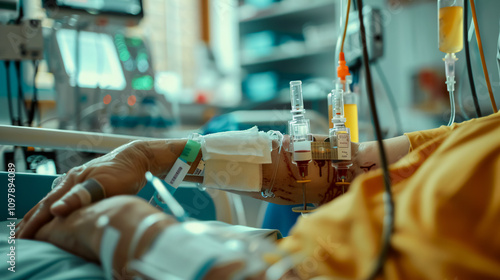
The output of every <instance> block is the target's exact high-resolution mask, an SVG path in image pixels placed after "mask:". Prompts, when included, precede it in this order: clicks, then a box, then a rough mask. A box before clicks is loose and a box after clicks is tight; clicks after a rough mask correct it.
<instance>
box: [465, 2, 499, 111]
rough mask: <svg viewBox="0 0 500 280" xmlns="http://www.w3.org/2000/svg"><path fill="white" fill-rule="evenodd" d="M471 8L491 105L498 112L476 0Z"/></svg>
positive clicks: (471, 3)
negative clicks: (478, 21)
mask: <svg viewBox="0 0 500 280" xmlns="http://www.w3.org/2000/svg"><path fill="white" fill-rule="evenodd" d="M469 2H470V9H471V12H472V19H473V20H474V29H475V30H476V40H477V47H478V49H479V54H480V55H481V65H482V66H483V72H484V79H485V80H486V86H488V93H489V94H490V101H491V107H493V112H494V113H496V112H498V109H497V104H496V103H495V97H494V96H493V89H492V88H491V82H490V77H489V75H488V68H487V67H486V60H485V59H484V52H483V43H482V42H481V35H480V34H479V25H478V23H477V16H476V6H475V5H474V0H470V1H469Z"/></svg>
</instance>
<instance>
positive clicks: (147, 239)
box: [35, 196, 298, 280]
mask: <svg viewBox="0 0 500 280" xmlns="http://www.w3.org/2000/svg"><path fill="white" fill-rule="evenodd" d="M157 213H161V212H160V211H159V210H158V209H156V208H154V207H152V206H151V205H149V204H148V203H147V202H145V201H144V200H142V199H140V198H137V197H133V196H115V197H113V198H109V199H105V200H103V201H101V202H98V203H95V204H93V205H91V206H87V207H84V208H81V209H79V210H76V211H74V212H73V213H71V214H70V215H68V216H67V217H57V218H55V219H53V220H52V221H51V222H49V223H47V224H46V225H44V226H43V227H42V228H41V229H40V230H39V231H38V232H37V233H36V235H35V238H36V239H37V240H41V241H46V242H50V243H52V244H54V245H56V246H58V247H60V248H62V249H64V250H66V251H69V252H71V253H74V254H76V255H78V256H81V257H83V258H85V259H87V260H89V261H94V262H101V263H102V262H103V260H101V259H100V251H101V247H102V246H106V245H108V247H109V244H103V243H102V241H101V239H102V236H103V233H104V228H103V227H102V226H98V220H99V218H102V217H104V216H106V217H107V218H108V220H109V223H108V226H110V227H113V228H114V229H116V230H117V231H118V232H120V238H119V240H118V243H117V246H116V250H115V253H114V257H113V274H114V278H116V279H131V276H134V272H131V271H130V270H128V269H127V263H128V262H130V261H131V259H128V255H129V254H128V253H129V250H130V248H129V247H130V244H131V240H132V238H133V236H134V233H135V232H136V228H137V227H138V225H139V224H140V223H141V222H142V221H143V220H144V219H145V218H146V217H148V216H150V215H152V214H157ZM175 223H176V221H175V220H174V218H173V217H171V216H168V215H166V214H164V219H163V220H160V221H159V222H157V223H155V224H154V225H153V226H151V227H150V228H149V229H148V230H146V231H145V234H144V235H143V236H142V237H141V238H140V240H139V243H138V245H137V249H136V250H135V252H134V253H133V258H134V259H139V258H140V257H141V256H143V255H144V254H145V253H146V252H147V251H148V249H149V248H150V247H151V246H152V244H153V242H154V240H155V238H156V237H157V236H158V234H159V233H160V232H162V231H164V230H168V227H169V226H171V225H173V224H175ZM178 246H182V244H178ZM192 253H193V254H195V253H196V252H192ZM164 257H165V262H168V260H169V259H170V258H173V257H175V256H173V255H172V254H169V252H165V255H164ZM243 267H244V264H243V263H241V262H233V263H225V264H224V265H221V266H216V267H214V268H212V269H211V270H210V271H209V272H208V273H207V275H206V276H205V277H204V279H217V280H224V279H232V277H231V276H232V275H233V273H234V272H236V271H238V270H240V269H242V268H243ZM247 279H249V280H252V279H255V280H258V279H264V277H263V273H262V272H259V271H257V272H256V273H255V277H251V278H247ZM283 279H288V278H283ZM290 279H298V278H296V277H294V278H290Z"/></svg>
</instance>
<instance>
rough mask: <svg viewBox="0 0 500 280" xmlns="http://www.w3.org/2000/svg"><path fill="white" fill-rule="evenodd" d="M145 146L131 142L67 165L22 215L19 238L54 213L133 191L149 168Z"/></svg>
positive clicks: (142, 184)
mask: <svg viewBox="0 0 500 280" xmlns="http://www.w3.org/2000/svg"><path fill="white" fill-rule="evenodd" d="M150 157H151V155H148V150H147V149H146V148H145V147H144V145H143V144H142V142H133V143H129V144H127V145H124V146H121V147H119V148H117V149H116V150H114V151H112V152H110V153H108V154H106V155H104V156H102V157H100V158H97V159H94V160H92V161H90V162H88V163H86V164H85V165H82V166H79V167H75V168H73V169H71V170H70V171H69V172H68V174H67V175H66V176H65V177H64V178H63V179H62V180H61V181H60V183H59V184H58V185H57V186H56V187H55V188H54V189H53V190H52V191H51V192H50V193H49V194H48V195H47V196H46V197H45V198H43V199H42V200H41V201H40V202H39V203H38V204H37V205H36V206H35V207H33V209H31V210H30V211H29V212H28V213H27V214H26V215H25V216H24V219H23V221H22V222H21V223H20V224H19V227H18V236H19V238H33V236H34V234H35V232H37V231H38V229H40V227H42V226H43V225H45V224H47V223H48V222H50V220H52V219H53V217H54V216H65V215H68V214H70V213H71V212H73V211H74V210H76V209H78V208H81V207H83V206H86V205H89V204H90V203H92V202H95V201H98V200H100V199H102V198H104V197H111V196H114V195H119V194H136V193H137V192H139V190H140V189H141V188H142V187H143V186H144V185H145V183H146V181H145V177H144V174H145V172H146V171H148V170H150V165H151V163H150V159H149V158H150Z"/></svg>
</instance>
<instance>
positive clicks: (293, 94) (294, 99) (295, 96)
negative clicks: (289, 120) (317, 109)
mask: <svg viewBox="0 0 500 280" xmlns="http://www.w3.org/2000/svg"><path fill="white" fill-rule="evenodd" d="M290 100H291V103H292V113H303V112H304V100H303V98H302V81H291V82H290Z"/></svg>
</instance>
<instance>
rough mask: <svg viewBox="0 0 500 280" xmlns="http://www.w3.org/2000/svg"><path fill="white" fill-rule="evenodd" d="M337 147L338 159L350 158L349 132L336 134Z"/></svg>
mask: <svg viewBox="0 0 500 280" xmlns="http://www.w3.org/2000/svg"><path fill="white" fill-rule="evenodd" d="M337 147H338V149H337V153H338V159H339V160H351V139H350V137H349V133H339V134H337Z"/></svg>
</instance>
